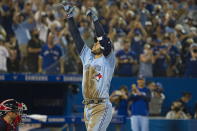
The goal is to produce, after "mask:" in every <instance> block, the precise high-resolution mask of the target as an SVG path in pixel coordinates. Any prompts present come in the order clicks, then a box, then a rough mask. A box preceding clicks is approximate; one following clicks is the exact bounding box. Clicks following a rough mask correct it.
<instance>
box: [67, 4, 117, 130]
mask: <svg viewBox="0 0 197 131" xmlns="http://www.w3.org/2000/svg"><path fill="white" fill-rule="evenodd" d="M64 9H65V11H66V14H67V21H68V24H69V30H70V33H71V35H72V37H73V39H74V42H75V44H76V47H77V50H78V52H79V55H80V58H81V61H82V64H83V80H82V92H83V98H84V101H83V103H84V104H85V108H84V120H85V125H86V128H87V130H88V131H105V130H106V128H107V127H108V125H109V123H110V121H111V119H112V104H111V102H110V101H109V88H110V82H111V79H112V76H113V72H114V68H115V55H114V51H113V47H112V43H111V41H110V39H109V38H108V37H107V36H106V34H105V32H104V30H103V27H102V26H101V25H100V23H99V21H98V17H97V16H96V14H95V12H93V10H91V9H90V10H88V12H87V15H88V16H90V18H91V19H92V20H93V23H94V26H95V32H96V41H95V43H94V45H93V47H92V49H90V48H88V46H87V45H86V44H85V43H84V41H83V40H82V38H81V36H80V33H79V31H78V28H77V26H76V24H75V22H74V19H73V10H74V7H72V6H70V5H67V6H64Z"/></svg>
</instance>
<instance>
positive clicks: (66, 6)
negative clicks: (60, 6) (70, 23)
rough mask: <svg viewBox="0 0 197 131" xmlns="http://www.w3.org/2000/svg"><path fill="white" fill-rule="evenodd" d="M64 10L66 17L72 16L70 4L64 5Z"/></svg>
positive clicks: (72, 8) (72, 10) (72, 9)
mask: <svg viewBox="0 0 197 131" xmlns="http://www.w3.org/2000/svg"><path fill="white" fill-rule="evenodd" d="M64 10H65V12H66V15H67V18H70V17H73V15H74V14H73V12H74V7H72V6H71V5H65V6H64Z"/></svg>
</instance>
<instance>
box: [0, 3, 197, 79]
mask: <svg viewBox="0 0 197 131" xmlns="http://www.w3.org/2000/svg"><path fill="white" fill-rule="evenodd" d="M59 2H60V0H1V1H0V59H1V61H0V71H1V72H27V73H28V72H30V73H77V74H79V73H81V72H82V70H81V62H80V59H79V57H78V56H77V52H76V49H75V48H76V47H75V45H74V44H73V41H72V39H71V37H70V34H69V31H68V25H67V22H66V20H65V16H64V12H63V11H62V10H61V9H58V10H57V9H54V8H53V5H54V4H56V3H59ZM76 3H77V4H76V8H75V9H76V13H75V18H76V21H77V25H78V27H79V30H80V33H81V34H82V36H83V39H84V41H85V42H86V43H87V44H88V45H91V44H90V43H92V42H94V32H93V30H92V28H93V26H91V22H90V20H88V18H87V17H86V16H85V14H86V10H87V9H88V8H89V7H94V8H95V9H97V11H98V14H99V19H100V21H101V23H102V24H103V26H104V29H105V31H106V32H107V34H108V36H109V37H110V39H111V41H112V42H113V44H114V49H115V53H116V57H117V68H116V71H115V75H117V76H138V75H142V76H145V77H180V76H181V77H182V76H186V77H197V68H196V66H197V44H196V43H197V28H196V26H197V16H196V12H197V11H196V9H197V3H196V1H195V0H187V1H185V0H98V1H90V0H81V1H76Z"/></svg>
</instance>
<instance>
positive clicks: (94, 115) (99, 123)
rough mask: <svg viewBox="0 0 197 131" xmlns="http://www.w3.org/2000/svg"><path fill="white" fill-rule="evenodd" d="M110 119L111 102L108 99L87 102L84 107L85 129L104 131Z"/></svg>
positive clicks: (88, 130)
mask: <svg viewBox="0 0 197 131" xmlns="http://www.w3.org/2000/svg"><path fill="white" fill-rule="evenodd" d="M111 119H112V104H111V102H110V101H109V100H107V101H106V102H105V103H100V104H88V105H85V108H84V121H85V125H86V129H87V131H106V129H107V127H108V125H109V123H110V122H111Z"/></svg>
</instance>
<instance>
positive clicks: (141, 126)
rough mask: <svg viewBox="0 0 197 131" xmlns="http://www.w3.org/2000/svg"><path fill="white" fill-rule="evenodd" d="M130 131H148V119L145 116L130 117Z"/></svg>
mask: <svg viewBox="0 0 197 131" xmlns="http://www.w3.org/2000/svg"><path fill="white" fill-rule="evenodd" d="M131 129H132V131H149V119H148V117H146V116H138V115H136V116H135V115H134V116H132V117H131Z"/></svg>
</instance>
